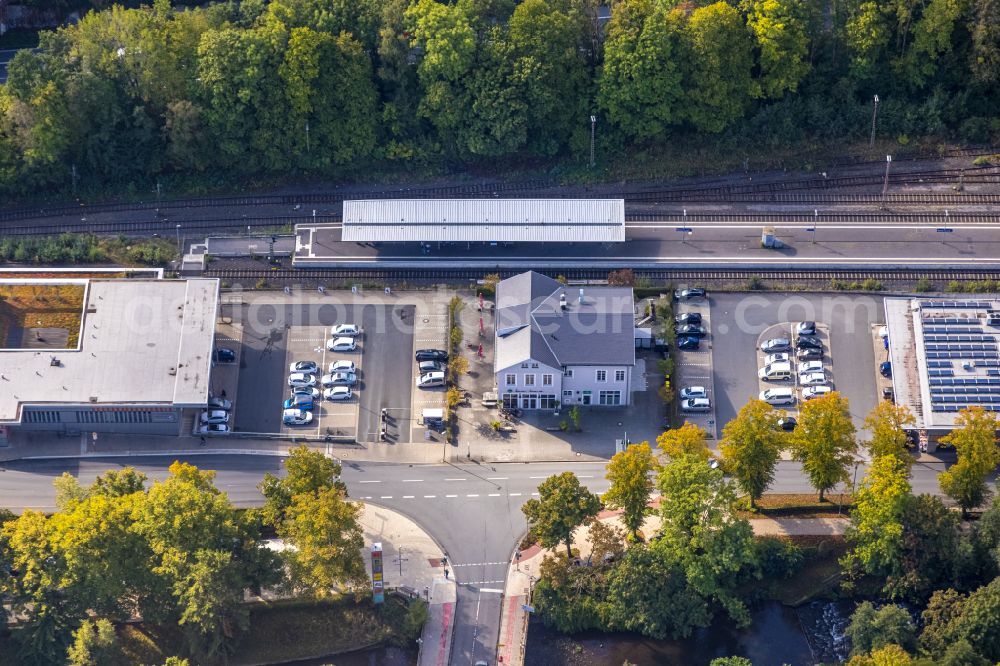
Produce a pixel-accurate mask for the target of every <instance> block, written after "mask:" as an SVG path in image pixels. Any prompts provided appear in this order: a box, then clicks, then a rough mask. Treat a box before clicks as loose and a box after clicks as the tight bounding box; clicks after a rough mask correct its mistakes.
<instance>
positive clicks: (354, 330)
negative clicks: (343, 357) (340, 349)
mask: <svg viewBox="0 0 1000 666" xmlns="http://www.w3.org/2000/svg"><path fill="white" fill-rule="evenodd" d="M330 335H331V336H332V337H335V338H353V337H354V336H356V335H361V329H360V328H358V327H357V326H355V325H354V324H337V325H336V326H334V327H333V328H331V329H330Z"/></svg>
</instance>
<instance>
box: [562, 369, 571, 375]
mask: <svg viewBox="0 0 1000 666" xmlns="http://www.w3.org/2000/svg"><path fill="white" fill-rule="evenodd" d="M572 376H573V368H565V369H564V370H563V377H572Z"/></svg>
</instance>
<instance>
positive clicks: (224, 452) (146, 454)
mask: <svg viewBox="0 0 1000 666" xmlns="http://www.w3.org/2000/svg"><path fill="white" fill-rule="evenodd" d="M233 455H243V456H277V457H281V458H286V457H288V452H287V451H265V450H256V449H214V450H212V451H201V450H191V451H185V450H173V451H138V452H135V451H125V452H118V453H77V454H73V455H48V456H22V457H20V458H10V459H8V460H4V461H2V462H15V461H18V460H74V459H81V458H160V457H163V456H233Z"/></svg>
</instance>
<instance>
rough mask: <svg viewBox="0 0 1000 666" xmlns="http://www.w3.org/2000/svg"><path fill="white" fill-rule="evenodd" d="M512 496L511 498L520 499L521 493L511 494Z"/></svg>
mask: <svg viewBox="0 0 1000 666" xmlns="http://www.w3.org/2000/svg"><path fill="white" fill-rule="evenodd" d="M510 496H511V497H520V496H521V493H511V494H510Z"/></svg>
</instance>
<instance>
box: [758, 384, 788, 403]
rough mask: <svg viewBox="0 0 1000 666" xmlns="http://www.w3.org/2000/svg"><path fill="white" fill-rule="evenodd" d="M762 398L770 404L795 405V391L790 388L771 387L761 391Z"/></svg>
mask: <svg viewBox="0 0 1000 666" xmlns="http://www.w3.org/2000/svg"><path fill="white" fill-rule="evenodd" d="M760 399H761V400H763V401H764V402H766V403H767V404H769V405H794V404H795V392H794V391H793V390H792V389H790V388H771V389H767V390H764V391H761V392H760Z"/></svg>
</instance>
